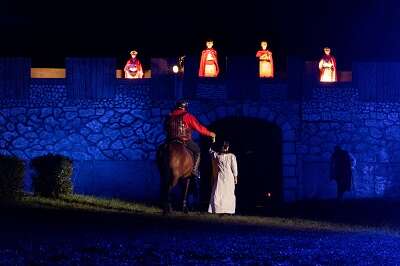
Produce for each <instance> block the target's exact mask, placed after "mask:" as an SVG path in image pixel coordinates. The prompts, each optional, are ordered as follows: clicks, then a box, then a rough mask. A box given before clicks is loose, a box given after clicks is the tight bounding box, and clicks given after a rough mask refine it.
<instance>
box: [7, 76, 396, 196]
mask: <svg viewBox="0 0 400 266" xmlns="http://www.w3.org/2000/svg"><path fill="white" fill-rule="evenodd" d="M216 86H218V90H228V89H229V88H227V87H221V84H217V85H216ZM197 89H198V90H199V91H197V94H199V92H201V93H200V94H201V95H197V96H195V97H194V98H193V99H192V100H191V111H192V112H193V113H194V114H195V115H196V116H197V117H198V118H199V120H200V121H201V122H202V123H203V124H205V125H209V124H212V123H214V122H216V121H218V120H219V119H223V118H226V117H232V116H235V117H252V118H254V117H255V118H260V119H263V120H265V121H266V122H271V123H275V124H276V125H278V126H279V127H280V128H281V130H282V141H283V142H282V156H283V158H282V162H283V166H282V167H283V169H282V170H283V171H282V172H283V189H284V191H283V194H284V198H285V200H287V201H292V200H296V199H303V198H333V197H335V192H336V191H335V189H336V187H335V183H334V182H333V181H330V180H329V160H330V156H331V154H332V152H333V148H334V146H335V145H341V146H342V147H343V148H344V149H346V150H347V151H349V152H350V154H351V156H352V159H353V176H354V180H353V181H354V182H353V191H352V192H351V193H347V194H346V196H347V197H399V196H400V155H399V154H400V119H399V116H400V104H399V103H377V102H375V103H374V102H364V101H362V100H361V99H360V97H359V91H358V89H357V88H354V87H353V86H352V85H349V86H343V85H341V86H337V87H335V86H329V87H321V88H314V89H313V90H312V93H311V95H310V97H309V98H307V99H306V100H304V101H302V102H301V101H299V100H288V97H287V95H288V93H287V90H288V86H287V85H286V84H285V83H282V82H275V83H274V82H273V83H265V84H261V86H260V87H259V97H258V98H257V99H254V98H251V99H243V100H239V99H235V100H232V99H229V97H228V95H229V93H228V92H226V93H222V92H220V91H219V93H220V94H218V95H225V96H224V97H217V99H215V98H214V97H213V89H214V87H213V84H212V83H210V84H208V85H207V86H206V87H205V86H203V87H200V89H199V88H197ZM66 90H67V87H66V85H65V80H45V79H40V80H32V81H31V85H30V92H29V97H28V98H26V99H23V100H22V99H1V100H0V153H1V154H11V155H16V156H18V157H20V158H23V159H24V160H26V161H27V162H29V160H30V159H31V158H33V157H35V156H38V155H42V154H46V153H50V152H51V153H57V154H63V155H67V156H69V157H71V158H73V159H74V163H75V168H74V176H73V178H74V184H75V188H76V191H77V192H80V193H85V194H95V195H102V196H107V197H122V198H130V199H145V200H156V199H157V198H158V195H159V174H158V171H157V168H156V166H155V161H154V159H155V151H156V148H157V146H158V144H159V143H161V142H162V141H163V140H164V134H163V128H162V121H163V119H164V117H165V115H166V114H168V112H169V111H170V108H171V107H172V105H173V100H162V99H155V98H154V97H153V96H152V93H151V90H152V83H151V82H150V81H140V82H131V81H125V80H121V81H118V82H117V85H116V94H115V97H114V98H108V99H96V100H89V99H70V98H68V97H67V93H66ZM196 97H197V98H196ZM27 180H28V188H29V179H27Z"/></svg>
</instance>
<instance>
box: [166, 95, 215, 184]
mask: <svg viewBox="0 0 400 266" xmlns="http://www.w3.org/2000/svg"><path fill="white" fill-rule="evenodd" d="M188 104H189V103H188V102H187V101H185V100H180V101H178V102H177V104H176V106H175V109H174V110H173V111H172V112H171V113H170V114H169V116H168V118H167V120H166V123H165V130H166V132H167V141H168V142H170V141H173V140H179V141H181V142H182V143H184V144H185V146H186V147H187V148H188V149H189V150H190V151H192V152H193V159H194V166H193V175H194V176H196V177H199V170H198V169H199V165H200V148H199V146H198V145H197V144H196V142H194V141H193V139H192V131H193V130H195V131H197V132H199V134H200V135H203V136H207V137H211V138H213V139H215V136H216V134H215V133H214V132H212V131H209V130H208V129H207V128H206V127H205V126H203V125H202V124H200V122H199V121H198V120H197V119H196V117H195V116H194V115H192V114H191V113H189V112H188Z"/></svg>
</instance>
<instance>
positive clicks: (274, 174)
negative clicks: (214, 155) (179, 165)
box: [201, 117, 283, 212]
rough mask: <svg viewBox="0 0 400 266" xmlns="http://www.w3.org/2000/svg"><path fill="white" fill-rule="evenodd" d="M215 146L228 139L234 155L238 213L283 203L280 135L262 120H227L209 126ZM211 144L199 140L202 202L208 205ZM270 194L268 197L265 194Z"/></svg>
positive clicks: (270, 124) (237, 118)
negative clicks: (235, 159)
mask: <svg viewBox="0 0 400 266" xmlns="http://www.w3.org/2000/svg"><path fill="white" fill-rule="evenodd" d="M209 128H210V129H211V130H213V131H215V132H216V133H217V144H218V142H220V141H223V140H228V141H229V142H230V143H231V151H232V152H233V153H234V154H235V155H236V157H237V161H238V168H239V182H238V185H237V186H236V197H237V210H238V212H246V211H250V210H254V209H255V208H256V207H260V206H265V205H266V204H271V203H279V202H281V201H282V198H283V195H282V190H283V189H282V132H281V129H280V128H279V127H278V126H277V125H276V124H273V123H268V122H266V121H264V120H262V119H257V118H246V117H228V118H223V119H220V120H218V121H216V122H214V123H212V124H211V125H210V126H209ZM209 145H210V143H209V142H207V141H206V140H202V143H201V148H202V164H201V171H202V178H201V200H202V202H203V203H205V204H206V203H207V202H208V201H209V198H210V194H211V181H210V180H211V179H210V176H211V162H210V157H209V155H208V149H209ZM268 193H270V196H269V195H268Z"/></svg>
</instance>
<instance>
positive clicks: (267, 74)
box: [256, 50, 274, 78]
mask: <svg viewBox="0 0 400 266" xmlns="http://www.w3.org/2000/svg"><path fill="white" fill-rule="evenodd" d="M262 56H263V57H264V56H265V57H266V59H264V58H261V57H262ZM256 57H258V58H260V70H259V76H260V78H273V77H274V60H273V59H272V52H271V51H269V50H260V51H258V52H257V54H256Z"/></svg>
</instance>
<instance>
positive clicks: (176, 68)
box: [172, 65, 179, 74]
mask: <svg viewBox="0 0 400 266" xmlns="http://www.w3.org/2000/svg"><path fill="white" fill-rule="evenodd" d="M172 72H174V73H175V74H177V73H178V72H179V67H178V66H177V65H174V66H173V67H172Z"/></svg>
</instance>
